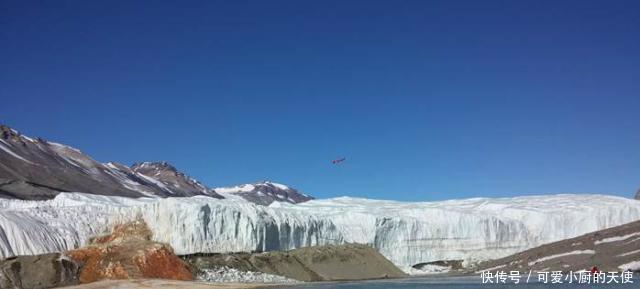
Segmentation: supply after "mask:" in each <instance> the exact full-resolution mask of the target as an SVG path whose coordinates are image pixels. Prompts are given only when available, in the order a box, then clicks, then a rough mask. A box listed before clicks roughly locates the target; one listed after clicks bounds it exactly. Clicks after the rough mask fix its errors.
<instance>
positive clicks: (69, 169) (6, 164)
mask: <svg viewBox="0 0 640 289" xmlns="http://www.w3.org/2000/svg"><path fill="white" fill-rule="evenodd" d="M60 192H84V193H90V194H96V195H107V196H122V197H134V198H136V197H189V196H196V195H204V196H209V197H213V198H219V199H220V198H225V195H226V197H229V196H240V197H242V198H244V199H246V200H248V201H251V202H254V203H257V204H262V205H268V204H270V203H272V202H274V201H281V202H289V203H300V202H305V201H308V200H311V199H313V197H311V196H309V195H306V194H303V193H301V192H298V191H297V190H295V189H293V188H290V187H288V186H285V185H281V184H276V183H272V182H259V183H255V184H246V185H240V186H236V187H231V188H215V189H213V188H208V187H207V186H205V185H203V184H202V183H200V182H199V181H197V180H195V179H193V178H191V177H189V176H188V175H186V174H184V173H182V172H180V171H179V170H178V169H176V168H175V167H174V166H172V165H171V164H169V163H167V162H142V163H135V164H133V165H132V166H131V167H128V166H126V165H123V164H118V163H113V162H109V163H104V164H103V163H100V162H97V161H95V160H94V159H92V158H91V157H90V156H88V155H86V154H83V153H82V152H81V151H80V150H78V149H75V148H73V147H71V146H67V145H64V144H59V143H55V142H50V141H46V140H44V139H41V138H31V137H28V136H25V135H23V134H21V133H19V132H18V131H17V130H14V129H12V128H10V127H8V126H6V125H0V198H15V199H25V200H43V199H51V198H53V197H55V196H56V195H57V194H59V193H60Z"/></svg>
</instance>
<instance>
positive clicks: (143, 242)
mask: <svg viewBox="0 0 640 289" xmlns="http://www.w3.org/2000/svg"><path fill="white" fill-rule="evenodd" d="M151 236H152V234H151V231H150V230H149V228H148V227H147V226H146V224H145V223H144V222H141V221H135V222H131V223H127V224H123V225H118V226H115V227H114V229H113V232H112V233H111V234H109V235H106V236H101V237H97V238H94V239H93V240H92V241H91V244H90V245H88V246H86V247H83V248H80V249H76V250H72V251H69V252H67V253H66V255H67V256H69V257H70V258H72V259H73V260H75V261H76V262H79V263H81V264H82V265H81V268H80V276H79V280H80V283H89V282H95V281H99V280H105V279H132V278H157V279H173V280H185V281H188V280H193V273H192V272H191V270H190V269H189V266H188V265H187V264H186V263H184V262H183V261H182V260H181V259H180V258H178V256H176V255H175V254H174V253H173V250H172V249H171V247H170V246H168V245H165V244H161V243H156V242H153V241H151Z"/></svg>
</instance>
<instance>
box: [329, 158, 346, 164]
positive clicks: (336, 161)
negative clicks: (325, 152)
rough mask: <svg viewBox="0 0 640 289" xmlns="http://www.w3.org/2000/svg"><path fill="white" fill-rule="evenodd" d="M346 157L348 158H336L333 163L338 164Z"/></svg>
mask: <svg viewBox="0 0 640 289" xmlns="http://www.w3.org/2000/svg"><path fill="white" fill-rule="evenodd" d="M346 159H347V158H339V159H336V160H332V161H331V163H332V164H334V165H337V164H339V163H341V162H344V161H345V160H346Z"/></svg>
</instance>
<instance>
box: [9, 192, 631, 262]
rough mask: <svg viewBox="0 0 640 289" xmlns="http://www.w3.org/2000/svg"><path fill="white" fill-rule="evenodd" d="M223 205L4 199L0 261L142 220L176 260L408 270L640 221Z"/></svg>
mask: <svg viewBox="0 0 640 289" xmlns="http://www.w3.org/2000/svg"><path fill="white" fill-rule="evenodd" d="M223 194H224V193H223ZM224 196H225V199H216V198H212V197H208V196H193V197H182V198H174V197H170V198H137V199H135V198H127V197H115V196H100V195H91V194H83V193H61V194H59V195H58V196H56V197H55V198H54V199H51V200H45V201H23V200H12V199H0V258H5V257H10V256H14V255H32V254H41V253H48V252H57V251H65V250H69V249H74V248H77V247H79V246H83V245H85V244H87V243H88V241H89V239H90V238H92V237H94V236H96V235H100V234H104V233H106V232H107V231H108V229H109V228H110V227H111V226H113V225H115V224H119V223H123V222H127V221H132V220H135V219H143V220H144V221H145V222H146V223H147V224H148V225H149V227H150V228H151V230H152V231H153V234H154V236H153V238H154V240H155V241H158V242H164V243H168V244H170V245H171V246H172V247H173V248H174V250H175V252H176V253H177V254H192V253H213V252H219V253H223V252H240V251H270V250H289V249H295V248H300V247H305V246H314V245H328V244H342V243H362V244H369V245H371V246H373V247H375V248H376V249H377V250H379V251H380V253H382V254H383V255H384V256H385V257H387V258H388V259H389V260H391V261H392V262H393V263H394V264H396V265H397V266H399V267H400V268H403V269H405V270H408V268H410V267H411V266H412V265H415V264H419V263H425V262H432V261H437V260H464V261H465V262H477V261H482V260H487V259H495V258H499V257H504V256H507V255H510V254H513V253H516V252H519V251H523V250H525V249H529V248H532V247H536V246H539V245H542V244H545V243H549V242H553V241H558V240H562V239H566V238H571V237H576V236H579V235H582V234H585V233H588V232H592V231H597V230H601V229H605V228H608V227H613V226H617V225H621V224H624V223H628V222H632V221H636V220H640V201H637V200H633V199H627V198H622V197H615V196H609V195H587V194H561V195H542V196H523V197H513V198H473V199H463V200H449V201H439V202H415V203H410V202H397V201H382V200H370V199H361V198H349V197H341V198H333V199H324V200H312V201H308V202H304V203H299V204H291V203H287V202H274V203H272V204H271V205H269V206H263V205H257V204H254V203H251V202H249V201H246V200H244V199H243V198H241V197H239V196H236V195H232V194H224Z"/></svg>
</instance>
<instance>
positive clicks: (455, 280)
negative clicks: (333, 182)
mask: <svg viewBox="0 0 640 289" xmlns="http://www.w3.org/2000/svg"><path fill="white" fill-rule="evenodd" d="M633 281H634V283H627V284H615V283H611V284H577V283H572V284H569V283H563V284H544V283H537V282H535V283H534V282H531V283H523V282H521V283H519V284H513V283H511V284H482V280H481V279H480V277H425V278H407V279H397V280H377V281H364V282H323V283H307V284H302V285H295V286H290V287H288V288H292V289H293V288H295V289H363V288H373V289H382V288H399V289H418V288H427V289H440V288H454V289H489V288H505V289H506V288H518V289H539V288H556V289H569V288H611V289H613V288H620V289H631V288H633V289H640V279H638V278H634V279H633Z"/></svg>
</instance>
